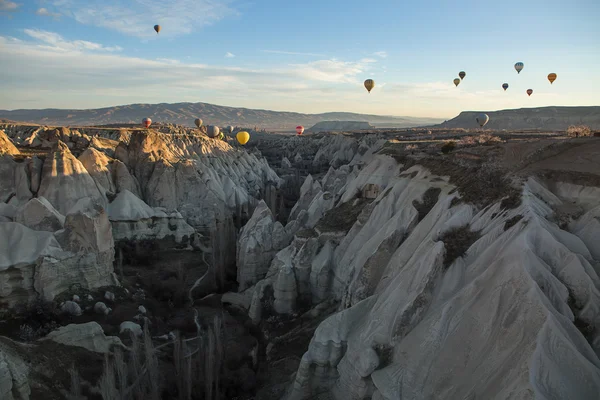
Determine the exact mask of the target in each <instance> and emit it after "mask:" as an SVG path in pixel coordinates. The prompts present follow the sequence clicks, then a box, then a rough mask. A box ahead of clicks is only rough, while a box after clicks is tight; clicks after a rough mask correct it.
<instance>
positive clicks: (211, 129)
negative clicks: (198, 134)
mask: <svg viewBox="0 0 600 400" xmlns="http://www.w3.org/2000/svg"><path fill="white" fill-rule="evenodd" d="M206 136H208V137H209V138H212V139H214V138H216V137H217V136H219V127H218V126H214V125H209V126H208V127H207V129H206Z"/></svg>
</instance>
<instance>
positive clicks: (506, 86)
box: [502, 83, 508, 92]
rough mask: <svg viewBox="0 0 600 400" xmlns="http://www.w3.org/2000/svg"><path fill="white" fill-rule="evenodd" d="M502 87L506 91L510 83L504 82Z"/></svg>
mask: <svg viewBox="0 0 600 400" xmlns="http://www.w3.org/2000/svg"><path fill="white" fill-rule="evenodd" d="M502 89H504V91H505V92H506V89H508V83H503V84H502Z"/></svg>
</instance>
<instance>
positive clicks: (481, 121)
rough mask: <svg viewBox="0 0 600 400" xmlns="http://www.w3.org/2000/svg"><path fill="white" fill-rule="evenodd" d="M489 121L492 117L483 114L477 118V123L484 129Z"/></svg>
mask: <svg viewBox="0 0 600 400" xmlns="http://www.w3.org/2000/svg"><path fill="white" fill-rule="evenodd" d="M489 120H490V117H489V116H488V115H487V114H483V113H481V114H479V115H478V116H477V117H476V118H475V121H477V123H478V124H479V126H480V127H482V128H483V126H484V125H485V124H487V123H488V121H489Z"/></svg>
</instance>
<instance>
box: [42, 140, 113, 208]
mask: <svg viewBox="0 0 600 400" xmlns="http://www.w3.org/2000/svg"><path fill="white" fill-rule="evenodd" d="M38 196H43V197H45V198H46V199H48V201H49V202H50V203H51V204H52V205H53V206H54V208H56V209H57V210H58V211H59V212H60V213H61V214H63V215H65V214H67V213H68V212H69V211H70V210H71V209H72V208H73V207H74V206H75V204H76V203H77V202H78V201H79V200H80V199H82V198H86V197H90V198H93V199H95V200H97V201H98V202H99V203H100V205H102V206H103V207H106V205H107V200H106V195H105V193H103V192H102V191H101V190H100V188H99V187H98V186H97V184H96V182H95V181H94V179H93V178H92V177H91V175H90V174H89V173H88V171H87V170H86V169H85V167H84V166H83V164H82V163H81V162H80V161H79V160H77V158H75V156H74V155H73V154H72V153H71V151H70V150H69V148H68V147H67V145H66V144H64V143H63V142H61V141H57V142H55V144H54V147H53V148H52V151H51V153H50V154H48V156H47V157H46V161H45V162H44V167H43V169H42V179H41V184H40V189H39V192H38Z"/></svg>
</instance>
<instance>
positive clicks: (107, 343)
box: [39, 321, 125, 353]
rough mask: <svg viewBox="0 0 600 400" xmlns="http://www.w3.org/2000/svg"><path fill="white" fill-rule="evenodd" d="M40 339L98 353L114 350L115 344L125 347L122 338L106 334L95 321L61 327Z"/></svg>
mask: <svg viewBox="0 0 600 400" xmlns="http://www.w3.org/2000/svg"><path fill="white" fill-rule="evenodd" d="M39 340H52V341H54V342H57V343H61V344H65V345H67V346H77V347H83V348H84V349H87V350H89V351H94V352H96V353H109V352H110V351H112V350H113V346H119V347H122V348H125V346H124V345H123V343H122V342H121V339H119V338H118V337H116V336H106V335H105V334H104V331H103V330H102V327H101V326H100V325H99V324H98V323H97V322H94V321H92V322H87V323H85V324H69V325H67V326H63V327H60V328H59V329H57V330H55V331H52V332H50V333H49V334H48V335H46V336H45V337H44V338H42V339H39Z"/></svg>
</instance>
